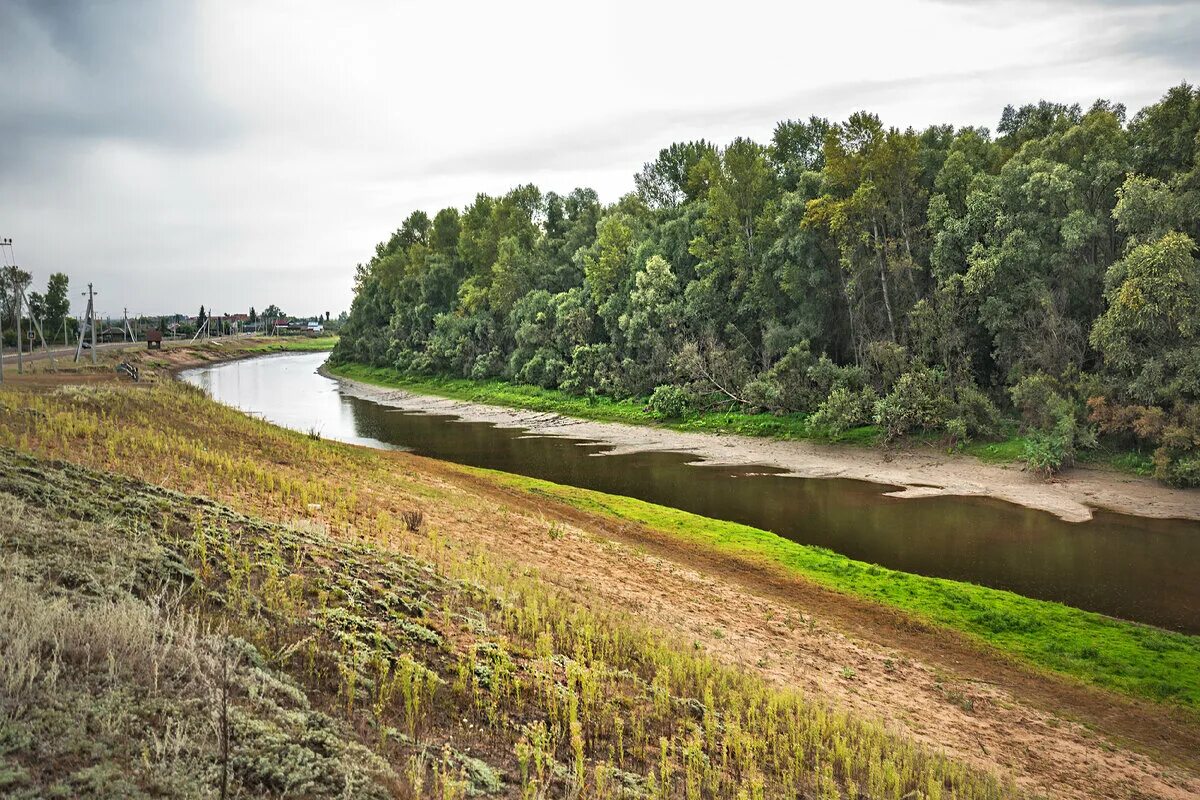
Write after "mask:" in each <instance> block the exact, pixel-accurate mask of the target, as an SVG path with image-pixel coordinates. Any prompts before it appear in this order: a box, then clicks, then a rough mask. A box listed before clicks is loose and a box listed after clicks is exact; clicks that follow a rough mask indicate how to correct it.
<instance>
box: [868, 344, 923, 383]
mask: <svg viewBox="0 0 1200 800" xmlns="http://www.w3.org/2000/svg"><path fill="white" fill-rule="evenodd" d="M866 362H867V370H866V371H867V379H868V380H869V381H870V382H871V385H872V386H874V387H875V388H876V390H878V391H880V392H886V391H888V389H890V388H891V387H892V386H894V385H895V384H896V381H898V380H900V376H901V375H903V374H904V371H905V369H906V368H907V367H908V366H909V364H911V363H912V357H911V356H910V355H909V354H908V348H906V347H905V346H904V345H900V344H896V343H895V342H871V343H870V344H868V345H867V357H866Z"/></svg>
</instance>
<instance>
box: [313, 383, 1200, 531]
mask: <svg viewBox="0 0 1200 800" xmlns="http://www.w3.org/2000/svg"><path fill="white" fill-rule="evenodd" d="M320 372H321V374H322V375H325V376H326V377H328V378H332V379H334V380H336V381H338V382H339V383H340V384H341V387H342V390H343V391H344V392H345V393H346V394H349V395H352V396H354V397H360V398H363V399H366V400H373V401H375V402H377V403H380V404H382V405H387V406H392V407H394V408H399V409H403V410H405V411H414V412H423V413H430V414H450V415H453V416H456V417H459V418H461V419H463V420H466V421H469V422H490V423H493V424H495V425H497V426H500V427H509V428H522V429H525V430H528V431H529V432H530V433H534V434H539V435H544V436H563V437H567V438H571V439H581V440H586V441H588V442H599V443H602V444H607V445H611V446H612V448H613V449H612V450H611V451H608V452H607V453H606V455H613V454H618V453H631V452H639V451H647V450H669V451H673V452H683V453H690V454H693V455H695V456H696V457H697V458H698V459H699V460H700V461H701V462H703V463H706V464H712V465H729V466H751V465H760V466H768V467H774V468H777V469H782V470H785V471H786V472H787V473H788V474H791V475H796V476H799V477H804V478H849V479H854V480H864V481H873V482H875V483H881V484H887V485H888V486H892V487H896V488H895V490H894V491H892V492H890V493H889V494H890V495H891V496H893V497H904V498H910V497H930V496H935V495H962V496H983V497H995V498H998V499H1000V500H1006V501H1008V502H1010V503H1017V504H1019V505H1023V506H1026V507H1028V508H1035V509H1039V510H1042V511H1048V512H1050V513H1052V514H1055V515H1057V516H1058V517H1061V518H1062V519H1064V520H1067V521H1069V522H1084V521H1086V520H1089V519H1091V517H1092V511H1093V509H1096V508H1102V509H1108V510H1110V511H1117V512H1121V513H1124V514H1136V515H1139V516H1145V517H1162V518H1168V517H1175V518H1180V519H1194V520H1200V490H1198V489H1172V488H1170V487H1168V486H1164V485H1163V484H1161V483H1158V482H1157V481H1154V480H1151V479H1148V478H1142V477H1138V476H1136V475H1127V474H1123V473H1119V472H1114V471H1109V470H1099V469H1084V468H1074V469H1070V470H1067V471H1065V472H1063V473H1062V474H1061V475H1059V476H1057V477H1056V478H1055V479H1054V480H1052V481H1044V480H1041V479H1039V478H1037V477H1035V476H1033V475H1031V474H1029V473H1027V472H1025V471H1023V470H1022V469H1021V468H1020V467H1019V466H1018V465H1006V464H986V463H984V462H981V461H979V460H977V459H975V458H972V457H970V456H959V455H952V454H947V453H945V452H943V451H939V450H938V449H936V448H934V447H920V448H915V449H907V450H900V451H897V450H892V451H890V452H885V451H884V450H881V449H876V448H867V447H851V446H842V445H831V444H818V443H813V442H803V441H781V440H775V439H768V438H760V437H752V436H738V435H734V434H712V433H691V432H686V431H676V430H671V429H669V428H659V427H652V426H644V425H627V424H624V423H618V422H594V421H591V420H584V419H576V418H573V417H564V416H561V415H559V414H551V413H545V412H540V411H525V410H522V409H514V408H507V407H504V406H493V405H485V404H482V403H471V402H465V401H462V400H452V399H448V398H444V397H433V396H430V395H422V394H414V393H412V392H407V391H403V390H399V389H390V388H386V387H381V386H374V385H372V384H367V383H362V382H361V381H355V380H351V379H348V378H342V377H339V376H337V375H333V374H331V373H329V372H327V371H326V369H325V368H324V367H322V368H321V370H320Z"/></svg>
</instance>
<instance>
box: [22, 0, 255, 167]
mask: <svg viewBox="0 0 1200 800" xmlns="http://www.w3.org/2000/svg"><path fill="white" fill-rule="evenodd" d="M192 23H193V13H192V11H191V10H190V9H189V8H188V7H187V6H185V5H184V4H181V3H135V2H114V3H108V2H102V3H70V2H61V1H58V0H56V1H54V2H42V1H41V0H3V1H0V30H3V31H5V32H6V36H5V42H4V47H3V48H2V49H0V74H3V75H5V76H9V79H6V80H4V81H2V82H0V109H2V114H0V139H2V140H3V141H4V145H5V146H4V152H5V154H6V155H5V157H4V158H3V160H0V170H4V171H6V172H10V171H12V170H14V169H20V168H22V167H24V168H37V169H44V168H46V167H47V165H48V164H50V163H53V161H55V160H56V159H57V158H59V157H62V156H63V155H71V154H73V153H77V152H78V148H79V147H80V146H82V145H86V144H88V143H93V142H99V141H117V142H128V143H133V144H136V145H144V146H151V147H159V148H189V149H190V148H211V147H215V146H219V145H220V144H221V143H223V142H224V141H225V140H227V139H228V138H229V137H230V136H231V135H233V134H234V133H235V131H236V130H237V120H236V119H235V118H234V117H233V115H232V114H231V113H230V112H229V111H228V110H227V109H226V108H224V107H223V106H222V105H221V103H220V102H219V101H218V100H217V98H214V97H212V96H210V95H209V94H208V93H207V91H206V89H205V88H204V83H203V80H202V78H203V63H202V60H201V48H200V43H199V42H198V41H197V39H196V31H195V28H194V26H193V24H192ZM47 156H49V158H47Z"/></svg>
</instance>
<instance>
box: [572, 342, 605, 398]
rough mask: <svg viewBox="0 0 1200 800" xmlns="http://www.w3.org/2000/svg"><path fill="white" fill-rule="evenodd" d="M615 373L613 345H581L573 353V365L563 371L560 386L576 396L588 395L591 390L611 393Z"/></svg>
mask: <svg viewBox="0 0 1200 800" xmlns="http://www.w3.org/2000/svg"><path fill="white" fill-rule="evenodd" d="M615 371H616V361H615V359H614V358H613V349H612V345H608V344H586V345H580V346H579V347H576V348H575V349H574V350H573V351H572V352H571V363H570V364H568V365H567V366H566V368H565V369H564V370H563V374H562V383H561V384H560V385H561V388H562V389H564V390H565V391H568V392H574V393H575V394H586V393H587V392H588V391H589V390H590V391H593V392H596V391H599V392H602V393H609V392H611V391H612V385H613V384H612V374H613V372H615Z"/></svg>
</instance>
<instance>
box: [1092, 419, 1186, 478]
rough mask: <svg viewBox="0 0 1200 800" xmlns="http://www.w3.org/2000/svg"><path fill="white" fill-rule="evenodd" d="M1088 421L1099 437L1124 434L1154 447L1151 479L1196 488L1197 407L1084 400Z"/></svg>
mask: <svg viewBox="0 0 1200 800" xmlns="http://www.w3.org/2000/svg"><path fill="white" fill-rule="evenodd" d="M1088 409H1089V411H1090V415H1089V417H1088V419H1089V420H1090V421H1091V422H1094V423H1096V424H1097V425H1098V426H1099V428H1100V432H1101V433H1107V434H1118V435H1120V434H1126V435H1130V436H1132V437H1133V438H1134V439H1135V440H1137V441H1139V442H1145V443H1148V444H1150V445H1152V446H1154V447H1155V451H1154V477H1156V478H1158V479H1159V480H1161V481H1165V482H1166V483H1169V484H1170V485H1172V486H1176V487H1179V488H1191V487H1195V486H1200V404H1188V403H1180V404H1178V405H1177V406H1176V407H1175V408H1174V409H1173V410H1172V411H1171V412H1170V413H1168V411H1167V410H1166V409H1164V408H1162V407H1161V406H1142V405H1124V404H1120V403H1110V402H1109V401H1108V400H1107V398H1104V397H1093V398H1091V399H1089V400H1088Z"/></svg>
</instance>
